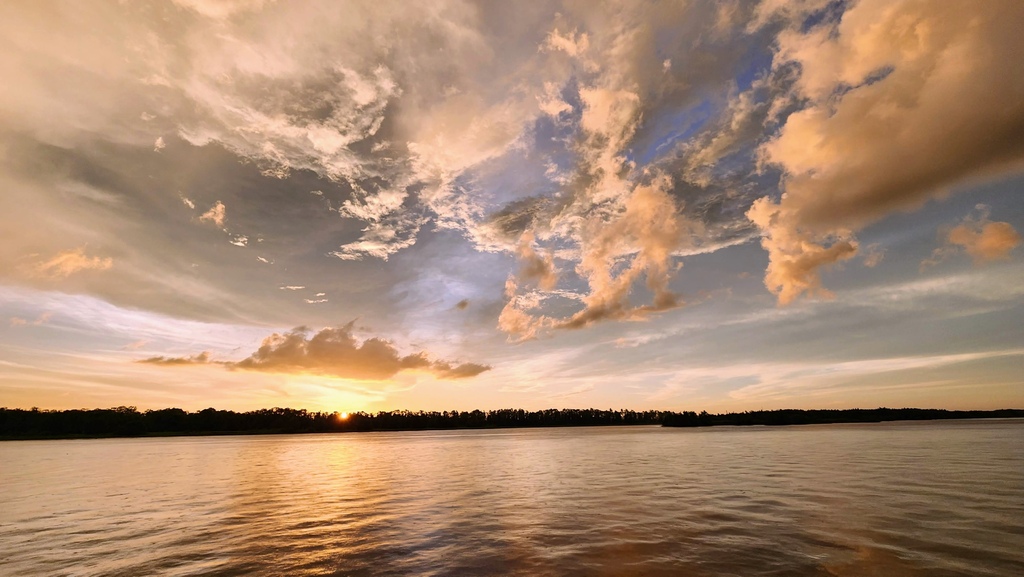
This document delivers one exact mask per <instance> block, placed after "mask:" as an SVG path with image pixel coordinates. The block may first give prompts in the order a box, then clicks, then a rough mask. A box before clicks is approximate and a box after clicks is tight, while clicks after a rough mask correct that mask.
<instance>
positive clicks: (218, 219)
mask: <svg viewBox="0 0 1024 577" xmlns="http://www.w3.org/2000/svg"><path fill="white" fill-rule="evenodd" d="M186 204H187V203H186ZM226 212H227V207H225V206H224V203H223V202H221V201H219V200H218V201H217V202H216V203H214V205H213V206H211V207H210V210H208V211H206V212H204V213H203V214H202V216H200V217H199V220H200V221H206V222H212V223H213V224H215V225H217V226H218V227H219V228H224V218H225V216H226Z"/></svg>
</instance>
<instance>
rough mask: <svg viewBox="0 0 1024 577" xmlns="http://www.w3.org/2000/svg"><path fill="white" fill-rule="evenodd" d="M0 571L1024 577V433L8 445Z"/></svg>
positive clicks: (768, 431) (760, 431) (605, 432)
mask: <svg viewBox="0 0 1024 577" xmlns="http://www.w3.org/2000/svg"><path fill="white" fill-rule="evenodd" d="M0 575H5V576H7V575H11V576H13V575H18V576H22V575H25V576H30V575H46V576H52V575H76V576H81V575H110V576H114V575H123V576H133V577H134V576H139V575H530V576H543V575H652V576H654V575H683V576H686V575H692V576H718V575H737V576H744V577H750V576H761V575H794V576H796V575H815V576H818V575H820V576H845V575H851V576H852V575H856V576H886V575H893V576H901V577H903V576H915V575H928V576H952V575H963V576H967V575H970V576H983V575H992V576H995V575H1005V576H1014V577H1019V576H1020V575H1024V421H1013V420H1007V421H961V422H944V423H943V422H931V423H890V424H872V425H825V426H807V427H785V428H760V427H758V428H715V429H661V428H658V427H629V428H586V429H529V430H501V431H444V432H410V433H364V434H344V435H305V436H302V435H300V436H263V437H192V438H183V437H179V438H165V439H104V440H76V441H22V442H4V443H0Z"/></svg>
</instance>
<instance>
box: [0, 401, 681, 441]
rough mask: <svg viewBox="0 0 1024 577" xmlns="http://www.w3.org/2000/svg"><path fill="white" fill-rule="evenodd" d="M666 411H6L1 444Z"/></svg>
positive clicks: (569, 419) (611, 418) (541, 422)
mask: <svg viewBox="0 0 1024 577" xmlns="http://www.w3.org/2000/svg"><path fill="white" fill-rule="evenodd" d="M664 415H665V413H664V412H663V411H627V410H619V411H616V410H611V409H609V410H600V409H547V410H543V411H524V410H522V409H500V410H496V411H479V410H477V411H441V412H438V411H429V412H428V411H382V412H379V413H363V412H358V413H349V414H347V415H344V416H343V415H342V414H340V413H326V412H311V411H306V410H301V409H282V408H273V409H260V410H257V411H248V412H242V413H237V412H235V411H219V410H217V409H212V408H211V409H203V410H201V411H194V412H189V411H185V410H182V409H160V410H148V411H139V410H137V409H136V408H135V407H116V408H112V409H91V410H85V409H80V410H79V409H75V410H66V411H50V410H39V409H31V410H25V409H7V408H0V438H6V439H28V438H36V439H40V438H74V437H137V436H158V435H204V434H265V433H341V432H349V431H420V430H431V429H497V428H516V427H581V426H602V425H659V424H661V423H662V420H663V419H664Z"/></svg>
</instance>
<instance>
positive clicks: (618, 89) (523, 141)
mask: <svg viewBox="0 0 1024 577" xmlns="http://www.w3.org/2000/svg"><path fill="white" fill-rule="evenodd" d="M1022 23H1024V2H1021V1H1020V0H985V1H983V2H978V1H976V0H964V1H956V0H948V1H941V2H936V1H932V0H921V1H914V0H860V1H852V0H851V1H845V2H844V1H822V0H763V1H760V2H756V1H749V2H748V1H742V0H720V1H710V0H709V1H690V2H685V1H680V2H668V1H665V2H650V3H643V2H636V1H621V2H616V1H608V2H597V1H590V0H584V1H579V2H572V1H567V2H478V3H477V2H461V1H455V0H441V1H436V2H405V1H402V2H388V1H382V0H373V1H368V2H338V1H334V0H330V1H324V2H312V1H294V2H293V1H283V0H281V1H277V2H274V1H272V0H265V1H264V0H252V1H249V0H218V1H214V0H175V1H173V2H169V1H168V2H136V1H131V0H125V1H123V2H114V1H109V2H103V1H88V2H87V1H82V2H77V1H66V2H49V1H36V2H4V3H2V4H0V77H2V78H3V85H4V87H3V88H2V89H0V241H2V242H0V406H7V407H24V408H28V407H31V406H38V407H41V408H51V409H61V408H80V407H110V406H117V405H135V406H138V407H139V408H140V409H148V408H162V407H181V408H185V409H189V410H196V409H202V408H205V407H209V406H214V407H217V408H223V409H235V410H248V409H254V408H260V407H273V406H287V407H294V408H306V409H317V410H331V411H333V410H337V411H356V410H365V411H377V410H388V409H401V408H405V409H413V410H416V409H424V410H446V409H460V410H468V409H474V408H480V409H493V408H502V407H517V408H526V409H541V408H547V407H598V408H609V407H614V408H633V409H649V408H653V409H672V410H702V409H706V410H709V411H742V410H754V409H773V408H784V407H794V408H847V407H877V406H899V407H903V406H915V407H940V408H950V409H973V408H978V409H993V408H1006V407H1014V408H1024V248H1021V247H1020V244H1021V233H1022V232H1024V197H1022V192H1024V65H1022V62H1024V33H1022V32H1021V25H1022Z"/></svg>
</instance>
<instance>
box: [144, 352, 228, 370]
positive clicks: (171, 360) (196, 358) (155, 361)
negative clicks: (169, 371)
mask: <svg viewBox="0 0 1024 577" xmlns="http://www.w3.org/2000/svg"><path fill="white" fill-rule="evenodd" d="M135 362H137V363H143V364H147V365H163V366H182V365H206V364H210V363H213V362H215V361H212V360H210V353H208V352H206V351H203V352H201V353H199V354H198V355H193V356H191V357H150V358H148V359H142V360H139V361H135Z"/></svg>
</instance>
